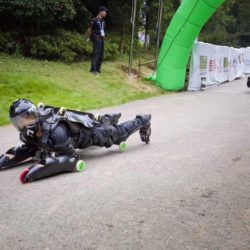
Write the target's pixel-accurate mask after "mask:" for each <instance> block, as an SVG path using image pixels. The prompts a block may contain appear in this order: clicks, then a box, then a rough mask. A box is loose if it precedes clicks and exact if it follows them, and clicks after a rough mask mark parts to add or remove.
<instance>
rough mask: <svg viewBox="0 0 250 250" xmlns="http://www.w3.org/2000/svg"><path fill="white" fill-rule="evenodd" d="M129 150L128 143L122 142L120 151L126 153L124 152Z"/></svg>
mask: <svg viewBox="0 0 250 250" xmlns="http://www.w3.org/2000/svg"><path fill="white" fill-rule="evenodd" d="M127 148H128V145H127V143H126V142H124V141H123V142H121V143H120V145H119V149H120V151H121V152H124V151H126V150H127Z"/></svg>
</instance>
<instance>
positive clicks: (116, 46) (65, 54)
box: [0, 29, 143, 62]
mask: <svg viewBox="0 0 250 250" xmlns="http://www.w3.org/2000/svg"><path fill="white" fill-rule="evenodd" d="M16 37H18V36H17V35H15V34H13V33H10V32H0V51H1V52H5V53H9V54H11V53H15V52H16V51H17V49H20V52H21V53H23V54H24V55H25V56H30V57H33V58H38V59H47V60H58V61H65V62H73V61H80V60H86V59H90V58H91V55H92V43H91V42H90V41H89V40H88V36H87V35H83V34H80V33H77V32H71V31H67V30H64V29H56V30H55V31H54V32H51V33H50V34H45V35H39V36H35V37H26V38H25V39H20V41H22V43H21V42H19V43H17V42H16V41H17V38H16ZM20 37H21V35H20ZM121 41H122V40H121V36H120V35H119V34H112V33H111V34H109V35H108V36H107V38H106V39H105V53H104V58H105V60H114V59H116V58H118V57H119V56H120V55H121V54H127V53H129V49H130V37H129V36H128V35H124V36H123V42H121ZM17 44H18V46H17ZM142 49H143V46H142V45H141V44H140V43H139V42H138V40H135V46H134V51H135V53H134V55H136V53H137V54H138V53H140V51H141V50H142Z"/></svg>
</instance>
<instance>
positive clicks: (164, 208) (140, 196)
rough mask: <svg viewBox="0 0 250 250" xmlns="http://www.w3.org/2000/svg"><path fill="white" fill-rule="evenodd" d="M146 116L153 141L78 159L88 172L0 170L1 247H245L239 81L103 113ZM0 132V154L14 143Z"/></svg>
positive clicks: (247, 175) (244, 105)
mask: <svg viewBox="0 0 250 250" xmlns="http://www.w3.org/2000/svg"><path fill="white" fill-rule="evenodd" d="M106 111H121V112H122V113H123V117H122V120H123V121H124V120H127V119H130V118H134V116H135V114H137V113H151V114H152V117H153V118H152V129H153V134H152V141H151V144H149V145H144V144H142V143H141V142H140V140H139V135H138V134H136V135H134V136H132V137H131V138H130V139H129V140H128V144H129V148H128V150H127V151H126V152H124V153H120V152H119V151H118V148H117V147H113V148H111V149H96V148H95V149H89V150H86V151H84V152H82V157H83V159H84V160H85V161H86V162H87V164H88V168H87V169H86V171H85V172H82V173H70V174H63V175H59V176H56V177H53V178H49V179H44V180H41V181H37V182H34V183H31V184H27V185H22V184H21V183H20V181H19V174H20V172H22V170H23V169H24V168H25V165H23V166H19V167H17V168H13V169H10V170H6V171H2V172H0V249H1V250H5V249H10V250H15V249H17V250H20V249H55V250H59V249H67V250H68V249H115V250H120V249H121V250H122V249H131V250H138V249H143V250H144V249H145V250H147V249H148V250H160V249H178V250H181V249H191V250H195V249H211V250H214V249H225V250H231V249H240V250H245V249H250V192H249V191H250V90H249V89H247V87H246V79H243V80H239V81H235V82H233V83H227V84H223V85H221V86H219V87H216V88H210V89H207V90H206V91H204V92H199V93H177V94H170V95H166V96H161V97H158V98H152V99H149V100H143V101H137V102H133V103H129V104H126V105H122V106H120V107H115V108H112V109H105V110H102V112H106ZM19 144H20V143H19V141H18V134H17V132H16V131H15V130H14V129H13V128H12V127H10V126H7V127H2V128H0V149H1V152H4V151H5V150H7V149H8V148H9V147H11V146H13V145H19Z"/></svg>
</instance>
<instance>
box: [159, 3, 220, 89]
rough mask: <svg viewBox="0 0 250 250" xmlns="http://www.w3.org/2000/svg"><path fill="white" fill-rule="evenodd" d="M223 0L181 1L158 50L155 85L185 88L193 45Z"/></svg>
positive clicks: (165, 87) (167, 87)
mask: <svg viewBox="0 0 250 250" xmlns="http://www.w3.org/2000/svg"><path fill="white" fill-rule="evenodd" d="M224 2H225V0H183V1H182V3H181V6H180V7H179V9H178V10H177V12H176V14H175V16H174V18H173V19H172V21H171V23H170V25H169V27H168V30H167V33H166V35H165V37H164V40H163V44H162V47H161V51H160V55H159V59H158V65H157V75H156V83H157V85H158V86H160V87H161V88H163V89H165V90H180V89H182V88H183V87H184V84H185V76H186V68H187V64H188V59H189V55H190V52H191V50H192V46H193V43H194V41H195V39H196V38H197V37H198V35H199V33H200V31H201V29H202V27H203V26H204V24H205V23H206V22H207V21H208V20H209V18H210V17H211V16H212V15H213V14H214V12H215V11H216V10H217V9H218V8H219V7H220V6H221V5H222V4H223V3H224Z"/></svg>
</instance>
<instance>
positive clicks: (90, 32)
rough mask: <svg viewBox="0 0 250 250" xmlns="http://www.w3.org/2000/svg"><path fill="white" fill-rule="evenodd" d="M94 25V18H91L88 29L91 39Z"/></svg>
mask: <svg viewBox="0 0 250 250" xmlns="http://www.w3.org/2000/svg"><path fill="white" fill-rule="evenodd" d="M93 26H94V20H93V19H91V20H90V22H89V27H88V30H87V34H88V36H89V38H90V39H91V38H92V33H93Z"/></svg>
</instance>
